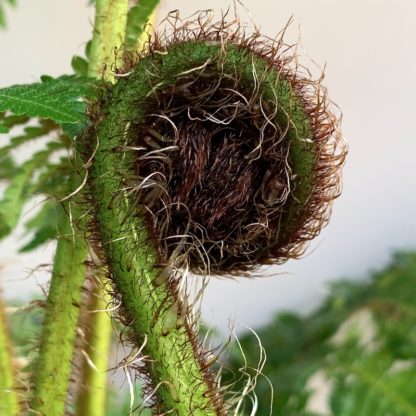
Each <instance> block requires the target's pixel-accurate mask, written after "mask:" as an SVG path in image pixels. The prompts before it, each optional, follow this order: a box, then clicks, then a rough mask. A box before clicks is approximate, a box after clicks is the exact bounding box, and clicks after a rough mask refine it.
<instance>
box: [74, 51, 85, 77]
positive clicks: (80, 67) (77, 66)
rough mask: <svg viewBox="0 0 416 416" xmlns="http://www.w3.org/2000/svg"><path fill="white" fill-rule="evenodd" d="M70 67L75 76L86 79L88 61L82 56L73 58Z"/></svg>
mask: <svg viewBox="0 0 416 416" xmlns="http://www.w3.org/2000/svg"><path fill="white" fill-rule="evenodd" d="M71 66H72V69H73V70H74V72H75V74H77V75H79V76H82V77H86V76H87V75H88V61H87V60H86V59H85V58H83V57H82V56H77V55H75V56H73V57H72V60H71Z"/></svg>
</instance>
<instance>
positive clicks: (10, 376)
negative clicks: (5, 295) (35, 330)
mask: <svg viewBox="0 0 416 416" xmlns="http://www.w3.org/2000/svg"><path fill="white" fill-rule="evenodd" d="M12 360H13V357H12V349H11V345H10V339H9V333H8V330H7V324H6V316H5V310H4V305H3V302H2V299H1V298H0V414H1V415H3V416H16V415H17V414H18V413H19V398H18V395H17V393H16V391H15V390H14V387H15V386H14V371H13V364H12Z"/></svg>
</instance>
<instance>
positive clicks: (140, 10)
mask: <svg viewBox="0 0 416 416" xmlns="http://www.w3.org/2000/svg"><path fill="white" fill-rule="evenodd" d="M158 4H159V0H140V2H139V4H137V5H135V6H133V7H132V8H131V9H130V10H129V13H128V15H127V26H126V37H125V43H126V49H127V50H134V49H136V48H137V44H138V40H139V38H140V35H141V34H142V32H143V30H144V28H145V26H146V23H147V22H148V21H149V19H150V16H151V14H152V13H153V12H154V11H155V9H156V7H157V5H158Z"/></svg>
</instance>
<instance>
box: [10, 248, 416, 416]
mask: <svg viewBox="0 0 416 416" xmlns="http://www.w3.org/2000/svg"><path fill="white" fill-rule="evenodd" d="M415 288H416V253H410V252H400V253H397V254H395V255H394V257H393V260H392V262H391V263H390V264H389V265H388V266H387V267H386V268H385V269H384V270H382V271H379V272H376V273H373V274H372V276H371V279H369V280H366V281H347V280H341V281H338V282H336V283H335V284H333V285H332V289H331V294H330V296H329V297H328V298H327V299H326V300H325V301H324V303H323V305H322V306H321V307H320V308H319V309H318V310H317V311H316V312H314V313H312V314H311V315H310V316H307V317H301V316H299V315H297V314H294V313H281V314H279V315H277V316H276V318H275V319H274V321H273V322H271V323H270V324H269V325H267V326H265V327H263V328H261V329H258V330H257V331H256V332H257V334H258V335H259V338H260V340H261V342H262V345H263V347H264V348H265V350H266V353H267V362H266V365H265V368H264V371H263V373H264V374H265V375H266V376H267V377H268V379H269V380H270V381H271V383H272V385H273V388H274V402H273V413H272V415H273V416H280V415H282V416H283V415H284V416H323V415H334V416H387V415H389V416H410V415H416V297H415V295H414V291H415ZM10 319H11V321H10V323H11V325H10V326H11V330H12V338H13V342H14V344H15V345H16V346H17V349H18V351H17V353H18V354H17V355H18V356H20V357H27V356H31V355H33V353H34V351H35V344H36V342H35V341H36V333H37V331H38V328H39V326H40V324H41V312H40V311H39V309H38V308H26V311H25V310H24V309H23V310H22V309H21V308H20V310H19V311H18V312H16V313H12V314H11V315H10ZM239 341H240V343H241V345H242V349H243V351H244V354H245V357H246V361H247V363H248V365H249V366H250V365H252V366H253V367H255V366H256V362H257V360H258V354H259V346H258V341H257V339H256V337H255V336H254V335H253V334H251V333H250V334H247V335H244V336H242V337H241V338H240V339H239ZM230 357H231V359H230V362H229V363H228V364H229V365H230V367H231V369H232V370H231V372H233V373H234V374H239V373H240V372H239V371H238V369H240V368H242V367H244V366H245V364H244V362H243V359H242V355H241V352H240V350H239V348H237V346H235V349H234V350H232V351H231V354H230ZM247 371H248V372H250V370H247ZM228 373H230V372H228ZM254 373H255V371H254V370H253V375H254ZM224 377H225V378H224V380H223V382H224V383H227V382H230V379H229V377H227V372H226V373H225V374H224ZM124 384H125V387H126V386H127V385H128V383H127V381H126V383H124ZM238 388H239V386H234V389H238ZM240 391H241V390H240ZM112 392H113V393H114V394H113V393H111V392H110V394H109V407H108V412H107V415H108V416H115V415H121V416H123V415H128V414H129V409H130V395H129V393H128V391H125V394H124V400H121V401H120V399H119V396H120V391H118V389H117V391H115V390H114V389H112ZM255 392H256V395H257V398H258V402H259V403H258V406H259V408H258V411H257V413H256V415H257V416H265V415H267V416H268V415H270V397H271V396H270V392H271V390H270V383H269V381H268V380H267V379H266V378H265V377H259V378H258V384H257V386H256V390H255ZM139 398H140V394H139V392H137V394H136V399H135V401H134V404H133V408H136V409H137V407H138V406H139ZM136 413H137V410H136ZM133 414H135V412H133ZM248 414H249V413H247V415H248ZM143 415H146V413H143Z"/></svg>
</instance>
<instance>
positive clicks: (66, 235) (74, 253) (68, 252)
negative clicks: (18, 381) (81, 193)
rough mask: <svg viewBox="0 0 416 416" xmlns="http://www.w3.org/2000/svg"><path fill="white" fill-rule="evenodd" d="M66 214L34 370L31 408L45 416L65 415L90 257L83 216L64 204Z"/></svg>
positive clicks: (74, 207) (60, 224)
mask: <svg viewBox="0 0 416 416" xmlns="http://www.w3.org/2000/svg"><path fill="white" fill-rule="evenodd" d="M72 188H73V187H72V186H71V189H72ZM59 209H63V207H59ZM65 211H67V213H68V212H69V213H70V217H69V216H68V215H67V213H64V215H62V217H61V218H62V220H61V221H60V223H59V231H60V234H61V236H60V238H59V239H58V243H57V248H56V253H55V258H54V265H53V271H52V278H51V285H50V290H49V294H48V299H47V301H46V309H45V320H44V324H43V328H42V334H41V343H40V348H39V355H38V357H37V360H36V362H35V365H34V371H33V399H32V403H31V407H32V409H33V410H34V411H37V412H39V414H41V415H45V416H52V415H53V416H59V415H63V414H64V412H65V403H66V399H67V390H68V383H69V377H70V374H71V369H72V355H73V351H74V341H75V336H76V331H77V323H78V316H79V310H80V302H81V293H82V286H83V283H84V277H85V260H86V259H87V255H88V249H87V244H86V241H85V237H84V235H83V232H81V231H80V230H79V228H78V227H77V225H80V224H79V219H80V216H81V213H80V212H79V210H78V208H77V207H76V205H75V204H73V203H69V204H65ZM70 218H71V219H70ZM71 220H72V221H71Z"/></svg>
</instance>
